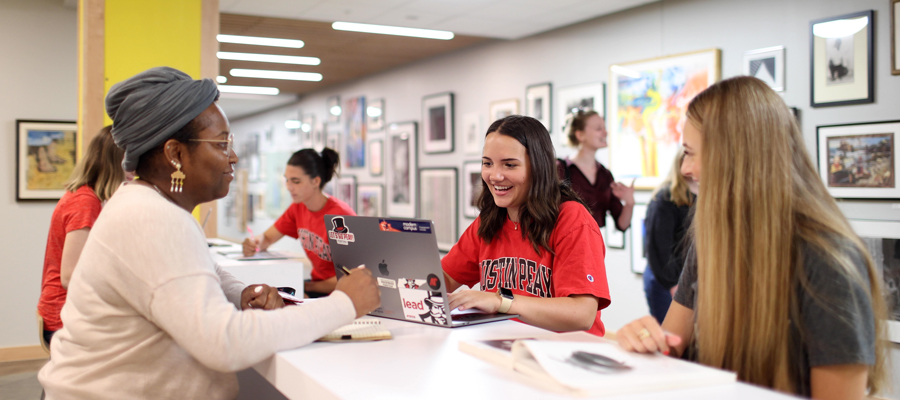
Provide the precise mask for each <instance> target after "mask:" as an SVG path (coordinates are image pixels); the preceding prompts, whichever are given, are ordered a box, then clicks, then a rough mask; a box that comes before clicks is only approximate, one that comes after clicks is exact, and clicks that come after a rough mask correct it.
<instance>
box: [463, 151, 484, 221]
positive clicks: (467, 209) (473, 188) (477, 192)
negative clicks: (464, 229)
mask: <svg viewBox="0 0 900 400" xmlns="http://www.w3.org/2000/svg"><path fill="white" fill-rule="evenodd" d="M483 189H484V185H483V183H482V179H481V161H466V162H465V163H463V174H462V194H463V195H462V203H463V207H462V208H463V216H464V217H466V218H473V219H474V218H475V217H478V214H479V213H480V210H479V209H478V198H479V197H481V191H482V190H483Z"/></svg>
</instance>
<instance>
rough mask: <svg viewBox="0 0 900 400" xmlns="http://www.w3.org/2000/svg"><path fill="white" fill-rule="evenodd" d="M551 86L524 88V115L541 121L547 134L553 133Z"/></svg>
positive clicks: (549, 84)
mask: <svg viewBox="0 0 900 400" xmlns="http://www.w3.org/2000/svg"><path fill="white" fill-rule="evenodd" d="M552 97H553V84H552V83H550V82H547V83H539V84H536V85H531V86H528V87H526V88H525V115H527V116H529V117H532V118H534V119H537V120H539V121H541V123H542V124H544V128H547V132H553V130H552V127H553V115H552V113H551V112H550V110H552V109H553V102H552Z"/></svg>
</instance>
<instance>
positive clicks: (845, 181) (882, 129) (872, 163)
mask: <svg viewBox="0 0 900 400" xmlns="http://www.w3.org/2000/svg"><path fill="white" fill-rule="evenodd" d="M898 138H900V121H884V122H866V123H857V124H844V125H824V126H818V127H816V140H817V159H818V167H819V176H820V177H821V178H822V182H823V183H824V184H825V187H826V188H827V189H828V192H829V193H831V195H832V196H834V197H835V198H839V199H840V198H843V199H884V200H887V199H891V200H895V199H900V185H898V182H897V173H898V172H900V166H898V162H897V161H898V160H897V156H896V146H897V141H898Z"/></svg>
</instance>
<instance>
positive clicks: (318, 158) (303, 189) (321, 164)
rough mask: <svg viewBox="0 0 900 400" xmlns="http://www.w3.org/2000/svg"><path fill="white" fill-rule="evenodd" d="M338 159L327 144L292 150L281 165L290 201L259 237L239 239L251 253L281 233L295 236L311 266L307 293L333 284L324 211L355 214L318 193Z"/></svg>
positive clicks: (325, 290) (322, 290) (327, 290)
mask: <svg viewBox="0 0 900 400" xmlns="http://www.w3.org/2000/svg"><path fill="white" fill-rule="evenodd" d="M339 162H340V157H339V156H338V154H337V152H335V151H334V150H332V149H329V148H325V149H323V150H322V152H321V153H319V152H317V151H315V150H313V149H303V150H300V151H298V152H296V153H294V154H293V155H292V156H291V158H290V160H288V163H287V167H285V169H284V179H285V184H286V185H287V189H288V192H290V193H291V199H292V200H293V201H294V204H291V206H290V207H288V209H287V210H286V211H285V212H284V214H282V215H281V217H280V218H278V220H277V221H275V224H274V225H272V226H271V227H270V228H269V229H267V230H266V232H265V233H264V234H263V235H262V237H260V238H247V239H245V240H244V243H243V245H244V255H245V256H252V255H254V254H256V251H257V248H258V249H259V250H260V251H261V250H265V249H267V248H269V246H271V245H272V244H273V243H275V242H277V241H278V240H279V239H281V238H282V237H284V236H285V235H286V236H290V237H292V238H294V239H299V240H300V243H301V244H302V245H303V249H304V250H306V255H307V256H308V257H309V260H310V261H311V262H312V267H313V268H312V274H311V278H312V280H310V281H307V282H306V283H304V284H303V291H304V292H305V293H306V294H307V295H309V296H310V297H318V296H320V295H326V294H329V293H331V292H332V291H333V290H334V286H335V285H336V284H337V278H335V274H334V263H332V261H331V246H329V245H328V234H327V233H326V230H325V219H324V218H325V214H336V215H356V213H355V212H353V209H351V208H350V206H348V205H347V203H344V202H343V201H340V200H338V199H336V198H334V197H330V196H328V195H326V194H325V193H322V188H324V187H325V184H326V183H328V182H329V181H331V178H332V177H333V176H334V174H335V171H336V170H337V167H338V163H339ZM254 239H255V240H254Z"/></svg>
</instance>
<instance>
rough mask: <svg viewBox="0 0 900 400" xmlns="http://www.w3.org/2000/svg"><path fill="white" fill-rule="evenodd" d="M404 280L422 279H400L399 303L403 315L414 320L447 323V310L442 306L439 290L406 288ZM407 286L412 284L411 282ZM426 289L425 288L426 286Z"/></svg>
mask: <svg viewBox="0 0 900 400" xmlns="http://www.w3.org/2000/svg"><path fill="white" fill-rule="evenodd" d="M404 281H421V284H424V283H425V280H424V279H400V280H398V284H399V285H400V287H399V289H398V290H399V291H400V303H401V304H402V306H403V317H404V318H406V319H410V320H414V321H422V322H428V323H432V324H440V325H446V324H447V311H446V309H445V307H444V298H443V296H442V295H441V292H432V291H428V290H423V289H413V288H411V287H410V288H406V287H405V286H407V285H406V284H404ZM409 286H412V285H411V284H410V285H409ZM426 289H427V288H426Z"/></svg>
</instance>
